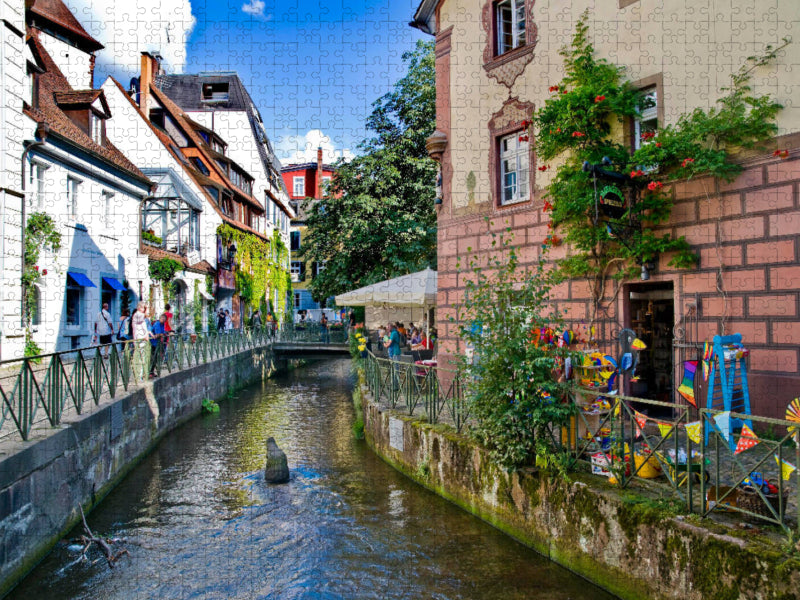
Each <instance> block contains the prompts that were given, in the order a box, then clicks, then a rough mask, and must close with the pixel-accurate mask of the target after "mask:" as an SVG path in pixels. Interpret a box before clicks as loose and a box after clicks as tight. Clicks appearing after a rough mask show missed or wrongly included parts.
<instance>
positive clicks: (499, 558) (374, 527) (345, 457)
mask: <svg viewBox="0 0 800 600" xmlns="http://www.w3.org/2000/svg"><path fill="white" fill-rule="evenodd" d="M350 368H351V367H350V361H348V360H334V361H326V362H319V363H315V364H311V365H310V366H307V367H304V368H301V369H297V370H295V371H292V372H290V373H289V374H287V375H284V376H281V377H278V378H275V379H272V380H269V381H266V382H264V383H263V384H258V385H256V386H253V387H250V388H247V389H245V390H242V391H240V392H238V393H237V394H236V397H235V398H233V399H230V400H227V401H224V402H221V403H220V408H221V410H220V412H219V414H217V415H208V416H203V417H198V418H196V419H193V420H192V421H190V422H189V423H187V424H186V425H184V426H182V427H181V428H179V429H178V430H176V431H174V432H172V433H171V434H169V435H168V436H167V437H166V438H165V439H164V440H163V441H162V442H161V443H160V444H159V445H158V447H157V448H156V449H155V450H154V451H153V452H152V453H151V454H150V455H149V456H148V457H147V458H145V459H144V460H143V461H142V462H141V463H140V464H139V465H138V466H137V467H136V468H135V469H134V470H133V471H132V472H131V473H130V474H129V475H128V476H127V477H126V478H125V480H124V481H123V482H122V483H120V484H119V485H118V486H117V487H116V488H115V489H114V490H113V491H112V492H111V493H110V494H109V495H108V496H107V497H106V498H105V499H104V500H103V502H102V503H101V504H100V506H98V507H97V508H96V509H95V510H94V511H93V512H92V513H91V514H90V515H89V517H88V521H89V526H90V527H91V528H92V529H93V530H94V532H95V534H97V535H103V536H109V537H119V538H124V539H125V540H126V542H125V544H124V546H125V547H126V548H127V549H128V551H129V552H130V556H124V557H122V558H121V559H120V561H119V563H118V564H117V566H116V568H114V569H109V567H108V565H107V564H106V562H105V560H104V559H101V555H100V554H99V552H97V551H92V552H90V559H91V561H92V562H89V561H76V559H77V557H78V555H79V551H78V549H77V548H76V547H75V546H71V545H69V544H68V543H67V542H62V543H59V544H58V546H57V547H56V548H55V550H54V551H53V552H52V553H51V554H50V555H49V556H48V557H47V558H46V559H45V560H44V561H43V562H42V563H41V564H40V565H39V566H38V567H37V568H36V569H35V570H34V571H33V572H32V573H31V574H30V575H29V576H28V577H27V578H26V579H25V581H23V582H22V584H21V585H20V586H19V587H18V588H17V589H16V590H14V592H13V593H12V595H11V597H12V598H25V599H27V600H31V599H44V598H87V599H92V600H97V599H98V598H103V599H126V600H128V599H131V598H159V599H160V598H209V599H211V598H213V599H227V598H248V599H249V598H277V599H283V598H286V599H291V598H347V599H350V598H353V599H361V598H380V599H383V598H408V599H417V598H436V599H444V598H478V599H484V598H486V599H491V598H498V599H499V598H502V599H505V600H509V599H516V598H519V599H522V598H525V599H531V598H547V599H551V600H560V599H568V598H571V599H579V598H587V599H588V598H591V599H602V598H610V596H608V595H606V594H605V593H604V592H602V591H601V590H599V589H597V588H595V587H594V586H592V585H591V584H589V583H587V582H586V581H584V580H583V579H580V578H578V577H576V576H574V575H573V574H571V573H570V572H568V571H566V570H564V569H562V568H560V567H558V566H556V565H555V564H554V563H552V562H550V561H548V560H546V559H544V558H543V557H541V556H539V555H538V554H536V553H535V552H533V551H532V550H530V549H528V548H526V547H524V546H522V545H520V544H518V543H516V542H514V541H513V540H511V539H510V538H508V537H507V536H505V535H504V534H502V533H500V532H499V531H497V530H495V529H493V528H492V527H490V526H489V525H487V524H485V523H484V522H482V521H480V520H478V519H476V518H474V517H472V516H470V515H469V514H467V513H466V512H464V511H462V510H461V509H459V508H457V507H456V506H454V505H452V504H450V503H449V502H447V501H446V500H443V499H441V498H439V497H438V496H436V495H435V494H432V493H430V492H428V491H427V490H425V489H424V488H422V487H420V486H418V485H416V484H415V483H413V482H412V481H411V480H409V479H407V478H406V477H404V476H403V475H401V474H399V473H398V472H397V471H395V470H394V469H392V468H391V467H389V466H388V465H386V464H385V463H383V462H382V461H381V460H380V459H379V458H378V457H377V456H375V455H374V454H373V453H372V452H371V451H370V450H369V449H368V448H367V446H366V444H365V443H364V442H363V441H358V440H356V439H355V438H354V436H353V433H352V424H353V420H354V411H353V405H352V398H351V390H352V381H353V376H352V374H351V372H350ZM269 436H273V437H274V438H275V439H276V441H277V442H278V444H279V445H280V446H281V447H282V448H283V449H284V450H285V451H286V454H287V456H288V458H289V466H290V468H291V470H292V480H291V482H290V483H288V484H286V485H278V486H269V485H266V484H265V483H264V481H263V474H262V469H263V465H264V455H265V440H266V439H267V438H268V437H269ZM79 534H80V531H78V530H77V529H76V530H75V531H73V532H72V534H71V535H73V536H77V535H79ZM96 559H101V560H96ZM95 560H96V562H94V561H95Z"/></svg>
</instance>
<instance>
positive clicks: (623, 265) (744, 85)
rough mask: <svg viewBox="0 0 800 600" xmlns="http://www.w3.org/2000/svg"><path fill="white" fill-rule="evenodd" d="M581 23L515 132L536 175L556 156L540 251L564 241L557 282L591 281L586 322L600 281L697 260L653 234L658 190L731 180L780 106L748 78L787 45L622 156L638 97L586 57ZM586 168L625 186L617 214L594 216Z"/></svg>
mask: <svg viewBox="0 0 800 600" xmlns="http://www.w3.org/2000/svg"><path fill="white" fill-rule="evenodd" d="M587 20H588V13H586V12H585V13H584V14H583V16H582V17H581V19H580V20H579V21H578V24H577V28H576V33H575V36H574V37H573V40H572V44H571V45H570V46H568V47H565V48H563V49H562V50H561V51H560V54H561V56H562V57H563V58H564V66H565V75H564V78H563V79H562V80H561V81H560V82H558V83H557V84H555V85H552V86H550V92H551V94H552V96H551V97H550V98H549V99H548V100H547V101H546V102H545V104H544V105H543V106H542V107H541V108H540V109H539V110H537V111H536V112H535V114H534V115H533V121H532V122H525V123H523V126H524V127H530V128H532V129H534V130H535V144H536V152H537V159H538V161H539V164H540V166H539V167H538V169H539V170H540V171H545V170H547V169H549V168H550V166H549V165H548V164H547V161H550V160H553V159H556V158H559V159H563V160H564V162H563V164H562V165H561V166H559V167H558V170H557V172H556V174H555V176H554V178H553V179H552V182H551V183H550V185H549V186H548V187H547V191H546V194H545V198H546V201H545V204H544V210H545V211H549V212H550V215H551V220H552V223H551V232H550V235H549V236H548V238H547V239H546V240H544V246H545V248H547V247H549V246H556V245H559V243H560V241H561V239H562V238H563V241H564V242H566V243H567V244H568V245H569V247H570V253H569V255H568V256H567V257H566V258H564V259H561V260H559V261H557V264H558V267H559V269H558V270H559V272H560V274H561V275H562V277H564V278H584V277H585V278H588V279H589V280H590V282H591V283H592V296H593V301H594V306H593V314H592V315H591V320H592V321H594V320H595V318H596V316H597V310H598V308H599V306H600V304H601V301H602V300H603V298H604V297H605V296H606V293H605V289H606V284H607V282H608V281H609V280H615V281H616V282H617V286H618V285H619V282H620V281H621V280H622V279H624V278H628V277H631V276H633V275H635V273H636V270H637V265H642V264H643V263H648V262H652V261H655V260H656V258H657V257H658V255H659V254H664V253H669V256H670V262H669V264H670V265H672V266H674V267H677V268H691V267H693V266H694V265H695V264H696V261H697V257H696V255H695V253H694V252H693V250H692V248H691V247H690V245H689V244H688V243H687V241H686V240H685V239H684V238H683V237H673V236H671V235H670V234H669V233H662V232H657V231H656V230H657V227H658V226H659V225H660V224H663V223H665V222H666V221H667V219H669V216H670V213H671V210H672V206H673V198H672V194H671V193H670V192H669V191H668V188H667V187H665V185H666V184H668V183H671V182H674V181H678V180H685V179H690V178H693V177H698V176H709V175H710V176H712V177H716V178H719V179H722V180H725V181H731V180H733V179H734V178H735V177H736V176H737V175H738V174H739V173H740V172H741V170H742V167H741V166H740V165H739V164H737V163H736V162H734V160H733V156H734V153H735V152H736V151H738V150H739V149H741V148H752V147H755V146H757V145H759V144H760V143H762V142H764V141H766V140H768V139H770V138H771V137H772V136H774V135H775V134H776V133H777V131H778V128H777V125H776V124H775V117H776V115H777V113H778V112H779V111H780V110H781V108H782V107H781V105H780V104H778V103H777V102H776V101H774V100H773V99H771V98H770V97H769V96H756V95H754V94H752V90H751V88H750V87H749V81H750V77H751V75H752V73H753V71H754V70H755V69H757V68H759V67H762V66H765V65H767V64H768V63H769V62H771V61H772V60H773V59H774V58H775V57H776V55H777V53H778V52H779V51H780V50H781V49H783V48H784V47H785V46H786V45H787V44H788V43H789V42H788V40H784V43H783V45H781V46H779V47H778V48H772V47H771V46H767V47H766V49H765V51H764V53H763V55H761V56H751V57H749V58H748V59H747V62H746V64H745V65H744V66H743V67H742V68H741V69H739V71H737V72H736V73H735V74H733V75H732V81H731V85H730V87H727V88H723V89H722V92H723V93H724V95H723V96H722V97H721V98H720V99H719V100H718V101H717V104H716V106H715V107H713V108H711V109H709V110H707V111H704V110H701V109H696V110H694V111H693V112H691V113H689V114H685V115H683V116H681V117H680V118H679V119H678V121H677V122H676V123H675V124H673V125H668V126H665V127H660V128H659V129H658V131H656V132H645V133H643V134H642V135H641V142H642V143H641V144H640V147H639V148H638V149H637V150H636V151H634V152H631V149H630V147H629V145H628V144H626V143H624V141H625V140H624V139H622V138H624V137H625V136H624V135H620V131H621V130H622V131H624V130H625V129H626V127H627V125H628V124H629V123H630V122H631V120H632V119H636V118H639V117H640V116H641V112H640V111H641V110H642V108H643V107H645V105H646V97H645V95H644V94H643V92H642V91H641V90H638V89H637V88H636V87H634V86H633V84H632V83H631V82H629V81H627V80H626V79H625V77H624V68H622V67H619V66H617V65H614V64H611V63H610V62H608V61H606V60H605V59H601V58H597V57H596V56H595V55H594V48H593V46H592V45H591V43H590V42H589V37H588V26H587V24H586V23H587ZM615 122H617V123H619V125H620V126H621V128H620V127H619V126H615ZM523 136H524V137H527V136H528V134H527V132H525V133H523ZM604 159H605V160H604ZM585 163H589V164H590V165H597V164H599V163H603V164H604V165H606V167H605V168H606V170H608V171H613V172H615V173H617V174H619V175H622V176H623V178H624V179H625V180H626V181H625V183H624V187H626V188H627V190H628V192H629V194H630V197H631V198H632V199H633V200H635V201H632V202H628V203H627V204H626V205H625V206H624V208H623V210H624V214H623V215H621V216H618V217H617V218H616V219H598V217H597V214H598V213H597V210H598V208H597V203H598V202H600V203H602V202H603V190H602V188H601V185H600V182H599V179H598V182H597V187H595V181H594V179H593V176H592V174H591V172H590V171H587V170H586V169H585V168H584V164H585ZM619 195H620V194H618V196H619ZM556 232H558V233H561V234H562V238H559V237H558V236H557V235H556Z"/></svg>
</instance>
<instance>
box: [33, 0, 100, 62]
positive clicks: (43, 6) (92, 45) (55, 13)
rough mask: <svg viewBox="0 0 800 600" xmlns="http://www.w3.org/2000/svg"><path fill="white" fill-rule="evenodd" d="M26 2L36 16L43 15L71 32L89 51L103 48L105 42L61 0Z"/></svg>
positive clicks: (66, 31) (60, 27)
mask: <svg viewBox="0 0 800 600" xmlns="http://www.w3.org/2000/svg"><path fill="white" fill-rule="evenodd" d="M25 4H26V7H27V9H28V10H29V11H30V12H31V13H33V14H34V15H35V16H39V17H42V18H43V19H45V20H46V21H49V22H50V23H52V24H53V25H56V26H57V27H58V28H59V29H62V30H63V32H64V33H66V34H68V35H70V34H71V35H70V37H72V38H74V39H73V41H75V42H77V43H79V44H80V45H83V46H84V48H85V49H87V50H88V51H89V52H93V51H95V50H102V49H103V44H101V43H100V42H98V41H97V40H96V39H94V38H93V37H92V36H91V35H89V34H88V33H87V31H86V30H85V29H84V28H83V25H81V24H80V22H79V21H78V19H76V18H75V15H73V14H72V11H71V10H70V9H69V8H67V6H66V5H65V4H64V3H63V2H62V1H61V0H27V1H26V2H25Z"/></svg>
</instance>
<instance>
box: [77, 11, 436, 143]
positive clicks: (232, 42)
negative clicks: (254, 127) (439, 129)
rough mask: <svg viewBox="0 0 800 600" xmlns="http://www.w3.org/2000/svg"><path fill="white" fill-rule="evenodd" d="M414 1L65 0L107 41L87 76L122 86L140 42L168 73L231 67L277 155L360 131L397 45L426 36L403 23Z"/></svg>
mask: <svg viewBox="0 0 800 600" xmlns="http://www.w3.org/2000/svg"><path fill="white" fill-rule="evenodd" d="M418 3H419V0H354V1H348V2H344V1H343V0H330V1H325V0H284V1H278V0H263V1H262V0H238V1H234V0H223V1H221V2H215V1H213V0H127V1H125V2H124V3H120V4H119V5H118V4H117V3H116V2H113V0H104V1H103V2H100V0H93V1H91V0H67V4H69V5H70V6H71V8H72V9H73V11H75V13H76V16H77V17H78V18H79V19H80V20H81V22H82V23H83V24H84V26H85V27H86V28H87V29H88V30H89V31H90V33H92V35H95V37H97V38H98V39H99V40H100V41H101V42H102V43H104V44H106V49H105V50H103V51H102V53H101V55H100V56H99V57H98V72H97V76H98V79H97V80H96V83H102V80H103V79H104V78H105V75H106V74H108V73H111V74H113V75H114V76H115V77H117V78H118V79H120V81H122V83H123V84H127V82H128V81H129V79H130V77H131V75H132V74H133V73H134V72H135V70H138V55H139V52H141V51H142V50H149V51H153V50H157V51H160V52H161V53H162V54H163V55H164V56H165V57H166V58H167V69H168V71H170V72H180V71H183V72H187V73H195V72H199V71H237V72H238V73H239V75H240V77H241V78H242V80H243V81H244V82H245V85H246V86H247V87H248V90H249V91H250V94H251V96H252V97H253V100H254V101H255V103H256V105H257V106H258V108H259V110H260V111H261V114H262V117H263V118H264V123H265V125H266V126H267V129H268V131H267V133H268V134H269V135H270V138H271V139H272V140H273V143H274V145H275V147H276V149H277V150H278V153H279V155H280V156H281V158H282V159H283V158H285V157H287V156H288V155H289V154H290V153H291V152H293V151H294V150H297V149H300V150H302V149H303V147H304V146H305V145H306V134H307V133H308V132H309V131H311V132H312V133H311V135H309V145H313V146H314V149H315V148H316V144H317V143H318V140H319V137H320V136H321V135H322V134H324V135H326V136H328V137H329V138H330V143H325V144H324V145H325V146H326V150H329V149H331V147H333V148H335V149H336V150H337V151H341V150H342V149H345V148H350V149H354V147H355V145H356V144H357V143H358V142H359V141H360V140H361V139H363V138H364V137H365V135H366V134H367V132H366V130H365V128H364V121H365V118H366V116H367V115H368V114H369V112H370V105H371V103H372V102H373V101H374V100H375V99H376V98H378V97H380V96H381V95H383V94H384V93H386V92H387V91H389V90H390V89H391V87H392V84H393V83H394V81H396V80H397V79H398V78H399V77H400V76H402V74H403V67H402V61H401V55H402V53H403V52H404V51H406V50H409V49H411V48H412V47H413V46H414V44H415V42H416V40H418V39H421V38H423V37H425V36H423V34H421V33H420V32H419V31H417V30H416V29H413V28H411V27H409V25H408V22H409V21H410V20H411V18H412V16H413V14H414V11H415V9H416V7H417V5H418ZM124 11H128V12H127V13H125V12H124ZM87 15H90V16H88V17H87ZM131 15H135V16H131ZM319 130H321V132H322V134H320V133H319ZM327 158H328V157H327V156H326V159H327Z"/></svg>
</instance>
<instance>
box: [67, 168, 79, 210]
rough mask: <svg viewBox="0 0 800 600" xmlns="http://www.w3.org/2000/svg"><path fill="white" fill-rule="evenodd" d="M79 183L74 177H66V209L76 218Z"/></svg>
mask: <svg viewBox="0 0 800 600" xmlns="http://www.w3.org/2000/svg"><path fill="white" fill-rule="evenodd" d="M80 185H81V182H80V180H79V179H75V178H74V177H67V208H68V209H69V211H70V212H69V214H70V215H72V216H73V217H77V216H78V192H79V189H80Z"/></svg>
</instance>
